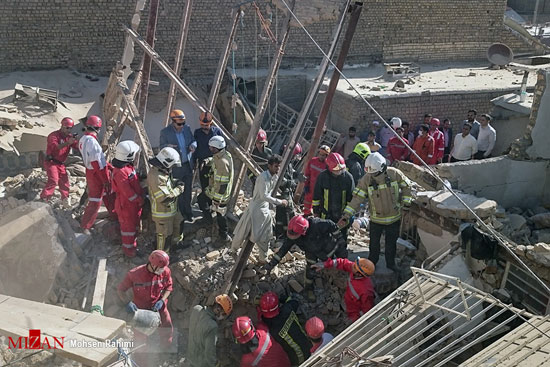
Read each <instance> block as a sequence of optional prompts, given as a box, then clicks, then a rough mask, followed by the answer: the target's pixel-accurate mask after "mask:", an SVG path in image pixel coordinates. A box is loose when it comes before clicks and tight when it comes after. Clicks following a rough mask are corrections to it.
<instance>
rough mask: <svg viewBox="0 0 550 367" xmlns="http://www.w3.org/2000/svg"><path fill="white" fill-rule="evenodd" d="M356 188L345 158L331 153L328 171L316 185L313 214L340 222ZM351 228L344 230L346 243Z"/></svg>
mask: <svg viewBox="0 0 550 367" xmlns="http://www.w3.org/2000/svg"><path fill="white" fill-rule="evenodd" d="M354 188H355V183H354V182H353V176H352V175H351V173H349V172H348V171H347V170H346V162H345V161H344V158H343V157H342V156H341V155H340V154H338V153H330V154H329V155H328V157H327V169H326V170H325V171H323V172H321V173H320V174H319V177H318V178H317V182H316V183H315V190H314V191H313V214H314V215H315V216H316V217H320V218H322V219H330V220H332V221H333V222H334V223H336V222H338V220H339V219H340V218H341V217H342V213H343V212H344V209H345V208H346V205H347V204H348V203H349V202H350V201H351V197H352V194H353V189H354ZM349 227H350V226H349V225H348V226H346V227H343V228H342V235H343V236H344V239H345V240H346V241H347V238H348V229H349ZM344 257H345V256H344Z"/></svg>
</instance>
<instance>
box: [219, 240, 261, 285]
mask: <svg viewBox="0 0 550 367" xmlns="http://www.w3.org/2000/svg"><path fill="white" fill-rule="evenodd" d="M253 248H254V243H253V242H251V241H250V240H247V241H246V245H245V246H244V247H243V248H242V249H241V253H240V255H239V259H238V260H237V262H236V263H235V265H234V266H233V269H231V276H230V277H229V280H228V281H227V282H226V283H225V285H224V286H223V288H222V290H221V292H218V294H223V293H225V294H229V295H230V294H231V293H233V292H234V291H235V287H236V286H237V284H238V283H239V280H240V279H241V275H242V274H243V271H244V268H245V267H246V264H247V262H248V258H249V257H250V254H251V253H252V249H253Z"/></svg>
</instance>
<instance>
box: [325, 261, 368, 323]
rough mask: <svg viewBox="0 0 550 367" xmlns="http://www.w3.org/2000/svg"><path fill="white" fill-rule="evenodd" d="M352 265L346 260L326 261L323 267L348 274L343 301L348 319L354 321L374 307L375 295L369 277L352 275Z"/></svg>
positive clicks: (351, 262)
mask: <svg viewBox="0 0 550 367" xmlns="http://www.w3.org/2000/svg"><path fill="white" fill-rule="evenodd" d="M353 264H354V262H353V261H350V260H348V259H328V260H327V261H325V264H324V265H325V269H328V268H336V269H339V270H343V271H345V272H347V273H349V279H348V283H347V284H348V286H347V288H346V294H345V295H344V301H345V302H346V312H347V314H348V317H349V319H350V320H352V321H355V320H357V319H358V318H359V317H361V316H362V315H364V314H365V313H366V312H368V311H369V310H370V309H371V308H373V307H374V299H375V298H376V295H375V292H374V286H373V285H372V281H371V280H370V278H369V277H363V276H361V277H356V276H355V275H353V270H352V269H353Z"/></svg>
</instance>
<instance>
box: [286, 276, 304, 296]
mask: <svg viewBox="0 0 550 367" xmlns="http://www.w3.org/2000/svg"><path fill="white" fill-rule="evenodd" d="M288 285H289V286H290V287H291V288H292V289H293V290H294V292H296V293H300V292H302V291H303V290H304V287H302V285H301V284H300V283H299V282H298V281H297V280H296V279H290V280H289V281H288Z"/></svg>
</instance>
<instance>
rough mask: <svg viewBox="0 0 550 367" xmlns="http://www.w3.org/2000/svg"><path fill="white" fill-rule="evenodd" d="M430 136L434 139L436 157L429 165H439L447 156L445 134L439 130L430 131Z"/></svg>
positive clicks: (434, 156)
mask: <svg viewBox="0 0 550 367" xmlns="http://www.w3.org/2000/svg"><path fill="white" fill-rule="evenodd" d="M430 136H431V137H432V138H434V155H433V158H432V160H431V162H428V163H429V164H437V163H439V162H441V160H442V159H443V155H444V154H445V134H443V133H442V132H441V131H440V130H439V129H435V130H434V131H430Z"/></svg>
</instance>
